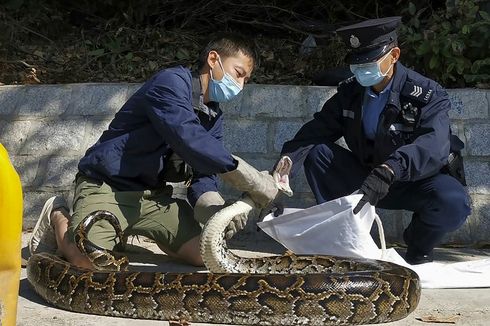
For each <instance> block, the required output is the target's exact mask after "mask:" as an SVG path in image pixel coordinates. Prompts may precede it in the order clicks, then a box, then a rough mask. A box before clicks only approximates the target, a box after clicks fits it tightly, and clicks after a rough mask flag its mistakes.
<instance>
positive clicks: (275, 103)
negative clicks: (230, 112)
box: [239, 85, 332, 118]
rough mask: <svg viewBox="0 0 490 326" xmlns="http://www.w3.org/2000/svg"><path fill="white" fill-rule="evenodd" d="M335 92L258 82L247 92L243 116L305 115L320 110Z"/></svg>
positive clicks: (296, 116)
mask: <svg viewBox="0 0 490 326" xmlns="http://www.w3.org/2000/svg"><path fill="white" fill-rule="evenodd" d="M331 95H332V93H331V92H329V91H326V88H325V87H302V86H290V85H254V87H253V89H250V91H247V92H245V93H244V94H243V98H242V99H241V102H242V103H241V107H240V108H239V111H240V116H241V117H281V118H301V117H306V116H310V115H311V113H312V112H316V111H318V110H319V109H320V108H321V107H322V106H323V103H324V102H325V101H326V99H327V98H328V97H330V96H331Z"/></svg>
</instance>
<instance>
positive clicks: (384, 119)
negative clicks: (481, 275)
mask: <svg viewBox="0 0 490 326" xmlns="http://www.w3.org/2000/svg"><path fill="white" fill-rule="evenodd" d="M399 24H400V17H388V18H382V19H372V20H367V21H364V22H361V23H358V24H355V25H351V26H347V27H343V28H340V29H338V30H337V33H338V34H339V35H340V36H341V37H342V39H343V41H344V42H345V44H346V45H347V46H348V47H349V48H350V55H349V57H348V62H349V64H350V69H351V71H352V73H353V74H354V76H353V77H351V78H349V79H347V80H346V81H344V82H342V83H341V84H340V85H339V87H338V89H337V94H335V95H334V96H333V97H332V98H331V99H329V100H328V101H327V102H326V103H325V105H324V106H323V108H322V110H321V111H320V112H318V113H316V114H315V115H314V118H313V120H312V121H310V122H308V123H306V124H305V125H304V126H303V127H302V128H301V129H300V130H299V131H298V133H297V134H296V135H295V137H294V139H292V140H291V141H288V142H286V143H285V144H284V146H283V148H282V155H288V156H289V157H291V159H292V160H293V172H292V173H293V174H294V170H297V169H298V168H299V167H300V166H301V164H302V163H303V162H304V167H305V174H306V178H307V180H308V183H309V185H310V187H311V189H312V191H313V193H314V195H315V198H316V200H317V202H318V203H323V202H326V201H329V200H332V199H335V198H338V197H342V196H345V195H348V194H350V193H352V192H353V191H355V190H356V189H359V188H360V192H361V193H362V194H364V196H363V197H362V199H361V201H360V202H359V204H358V205H357V207H356V208H355V209H354V213H358V212H359V211H360V209H361V208H362V207H363V206H364V205H365V204H366V203H367V202H369V203H371V204H372V205H376V206H377V207H381V208H385V209H397V210H398V209H406V210H409V211H413V212H414V214H413V217H412V221H411V223H410V225H409V226H408V227H407V228H406V230H405V232H404V240H405V242H406V243H407V245H408V248H407V253H406V260H407V262H409V263H411V264H419V263H424V262H429V261H432V249H433V248H434V246H436V245H437V244H438V243H439V242H440V241H441V239H442V237H443V236H444V235H445V234H446V233H447V232H450V231H454V230H456V229H457V228H459V227H460V226H461V225H462V224H463V222H464V221H465V219H466V218H467V216H468V215H469V214H470V206H469V199H468V195H467V194H466V191H465V189H464V188H463V186H462V184H461V183H460V182H458V180H457V179H456V178H454V177H453V176H451V175H454V176H457V177H458V178H459V179H460V181H461V182H462V183H464V174H463V171H462V161H461V160H462V159H461V157H460V152H459V151H460V150H461V148H462V147H463V146H462V142H461V141H460V140H459V139H458V138H457V137H456V136H452V135H451V132H450V127H449V117H448V111H449V110H450V102H449V99H448V96H447V93H446V92H445V91H444V89H442V87H441V86H440V85H439V84H437V83H436V82H434V81H433V80H430V79H428V78H426V77H424V76H421V75H420V74H418V73H416V72H414V71H412V70H410V69H407V68H406V67H404V66H403V65H402V64H401V63H399V62H398V59H399V57H400V48H399V47H398V46H397V31H396V29H397V27H398V26H399ZM341 137H344V139H345V142H346V143H347V145H348V147H349V149H350V151H349V150H347V149H345V148H343V147H340V146H339V145H337V144H335V143H334V142H335V141H336V140H338V139H339V138H341ZM448 163H449V164H448ZM458 163H460V165H458ZM448 171H449V172H450V173H449V174H451V175H449V174H448Z"/></svg>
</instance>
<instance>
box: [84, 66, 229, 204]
mask: <svg viewBox="0 0 490 326" xmlns="http://www.w3.org/2000/svg"><path fill="white" fill-rule="evenodd" d="M196 83H197V86H196ZM199 95H200V87H199V82H198V81H194V86H193V79H192V76H191V72H190V71H189V70H188V69H186V68H183V67H175V68H169V69H165V70H162V71H160V72H158V73H157V74H155V75H154V76H153V77H151V78H150V80H148V81H147V82H146V83H145V84H144V85H143V86H142V87H141V88H140V89H139V90H138V91H136V93H134V95H132V96H131V98H129V100H128V101H127V102H126V103H125V104H124V105H123V107H122V108H121V109H120V110H119V112H117V113H116V115H115V117H114V119H113V120H112V121H111V123H110V124H109V127H108V129H107V130H105V131H104V132H103V134H102V136H101V137H100V138H99V140H98V141H97V143H96V144H95V145H93V146H92V147H90V148H89V149H88V150H87V152H86V153H85V156H84V157H83V158H82V159H81V160H80V163H79V165H78V169H79V171H80V173H82V174H84V175H86V176H88V177H90V178H93V179H96V180H101V181H104V182H106V183H107V184H109V185H111V186H112V187H114V188H116V189H118V190H120V191H134V190H136V191H139V190H146V189H150V190H152V189H157V188H159V187H162V186H163V185H164V184H165V180H163V178H162V174H163V173H162V171H164V168H165V165H166V164H167V159H168V157H169V156H170V155H171V154H172V153H176V154H177V155H179V156H180V157H181V158H182V159H183V160H184V161H185V162H186V163H187V164H189V165H190V166H191V167H192V168H193V172H194V177H193V180H192V182H191V186H190V188H189V189H188V199H189V202H190V203H191V205H194V204H195V202H196V201H197V199H198V198H199V196H200V195H201V194H203V193H204V192H207V191H216V190H217V182H216V174H217V173H224V172H228V171H232V170H234V169H235V168H236V161H235V160H234V159H233V157H232V156H231V154H230V153H229V152H228V150H226V149H225V147H224V144H223V141H222V136H223V113H222V111H221V110H220V109H219V106H218V103H214V102H211V103H209V104H208V105H207V106H206V105H204V103H202V96H199Z"/></svg>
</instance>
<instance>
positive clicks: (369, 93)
mask: <svg viewBox="0 0 490 326" xmlns="http://www.w3.org/2000/svg"><path fill="white" fill-rule="evenodd" d="M393 80H394V78H391V80H390V82H389V83H388V85H386V87H385V88H384V89H383V90H382V91H381V92H379V93H378V94H376V92H374V91H373V88H372V87H367V90H366V95H367V96H370V97H373V98H377V97H381V96H385V94H387V93H388V92H391V87H392V85H393Z"/></svg>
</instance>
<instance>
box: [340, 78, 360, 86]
mask: <svg viewBox="0 0 490 326" xmlns="http://www.w3.org/2000/svg"><path fill="white" fill-rule="evenodd" d="M354 80H356V77H355V76H350V77H349V78H347V79H344V80H343V81H341V82H340V83H339V85H338V87H341V86H344V85H347V84H350V83H352V82H353V81H354Z"/></svg>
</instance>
